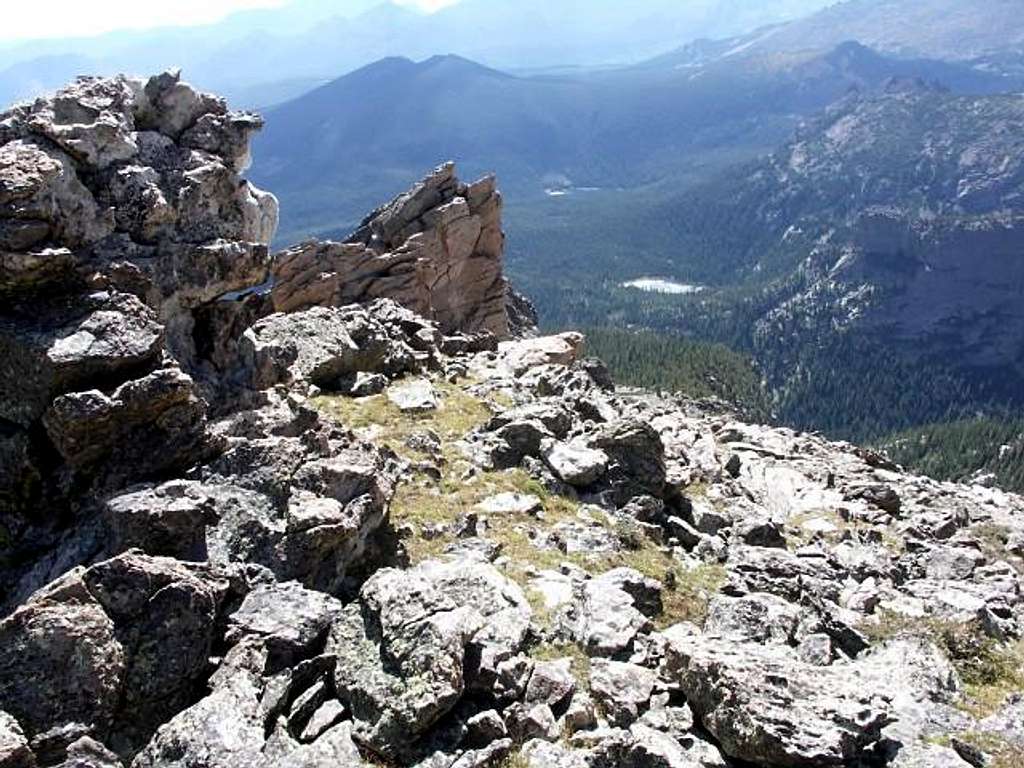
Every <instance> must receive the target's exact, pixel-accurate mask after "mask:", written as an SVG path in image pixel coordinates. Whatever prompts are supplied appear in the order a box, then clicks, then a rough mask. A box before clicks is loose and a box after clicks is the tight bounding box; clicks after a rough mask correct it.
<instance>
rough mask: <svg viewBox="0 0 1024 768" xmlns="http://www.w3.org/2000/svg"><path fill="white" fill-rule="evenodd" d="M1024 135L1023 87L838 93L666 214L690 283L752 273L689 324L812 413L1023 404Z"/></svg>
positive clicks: (877, 417) (813, 421) (901, 420)
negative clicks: (761, 153)
mask: <svg viewBox="0 0 1024 768" xmlns="http://www.w3.org/2000/svg"><path fill="white" fill-rule="evenodd" d="M1022 136H1024V98H1021V97H1020V96H1018V95H1004V96H986V97H965V96H957V95H953V94H949V93H946V92H943V91H941V90H937V89H934V88H926V87H922V86H921V85H920V84H910V85H909V86H906V87H899V88H894V89H893V90H892V92H890V93H887V94H885V95H883V96H880V97H874V98H863V97H860V98H851V99H849V100H847V101H846V102H845V103H843V104H841V105H837V106H836V107H834V108H833V109H831V110H829V111H828V113H827V114H826V115H825V116H824V117H823V118H821V119H820V120H818V121H816V122H814V123H811V124H809V125H807V126H806V127H805V128H804V129H803V130H802V131H801V135H800V136H798V138H797V139H796V140H795V141H794V142H792V143H791V144H789V145H788V146H787V147H786V148H784V149H783V150H781V151H780V152H778V153H776V154H774V155H772V156H771V157H770V158H768V159H766V160H764V161H762V162H759V163H756V164H753V165H751V166H747V167H746V168H743V169H740V170H736V171H733V172H731V173H730V174H728V175H727V176H725V177H723V178H722V179H720V180H719V181H717V182H716V183H715V184H712V185H707V186H705V187H702V188H700V189H698V190H695V191H694V192H692V193H690V194H687V195H685V196H683V197H681V198H680V199H678V200H676V201H675V202H674V203H673V204H672V205H671V206H668V207H666V208H665V209H663V210H661V211H660V212H655V213H654V214H653V218H654V219H655V220H667V219H670V220H671V222H672V223H671V225H670V226H672V227H673V231H674V232H675V233H676V242H677V245H678V247H679V248H680V250H681V251H682V252H685V253H688V254H690V261H689V263H686V262H684V263H681V264H680V265H679V270H680V273H681V274H680V277H681V278H690V279H693V280H698V279H701V278H704V279H713V280H718V281H719V282H720V283H723V284H731V285H733V286H735V285H736V284H740V283H746V284H747V287H746V288H744V289H741V290H739V291H738V292H737V289H736V288H735V287H734V288H731V289H727V290H723V291H722V292H721V293H720V294H719V295H718V297H717V298H714V297H711V296H708V295H705V296H702V298H701V299H700V301H701V303H702V304H703V305H704V306H703V307H691V308H690V310H689V311H687V312H684V314H685V315H686V319H685V321H684V322H683V326H684V327H687V328H689V329H690V330H692V331H695V332H699V333H704V334H709V335H710V336H711V337H713V338H728V339H729V340H732V341H736V342H738V343H740V344H742V345H744V346H746V347H747V348H749V349H751V350H752V351H754V353H755V355H756V357H757V359H758V361H759V363H760V364H761V366H762V369H763V370H764V372H765V374H766V375H767V377H768V380H769V382H770V384H771V385H772V386H773V387H774V389H775V391H776V394H777V396H778V406H779V408H780V413H781V414H782V415H783V416H784V417H785V418H787V419H788V420H791V421H794V422H796V423H798V424H801V425H804V426H813V427H816V428H823V429H829V430H832V431H834V432H838V433H840V434H848V435H861V436H863V435H865V434H871V433H875V434H879V433H880V432H882V433H884V432H886V431H891V430H892V429H894V428H898V427H902V426H909V425H913V424H916V423H924V422H928V421H937V420H942V419H944V418H946V417H947V416H950V415H954V416H955V415H965V414H969V413H971V412H972V409H974V408H980V407H986V406H996V405H1000V404H1010V405H1013V406H1020V405H1021V403H1022V393H1024V310H1022V309H1021V303H1020V296H1021V292H1022V291H1024V211H1022V204H1024V140H1022V138H1021V137H1022ZM678 211H685V212H686V213H685V214H684V215H676V216H674V217H672V213H673V212H678ZM688 269H689V271H687V270H688ZM729 291H732V294H731V298H730V297H729ZM678 304H679V302H676V305H677V307H678ZM675 312H676V314H675V315H670V314H668V313H661V316H660V318H647V320H646V322H648V323H651V324H659V323H664V324H667V325H672V324H676V326H677V327H678V324H679V323H678V319H677V318H678V317H679V312H680V310H679V309H676V311H675ZM894 403H899V404H900V405H899V406H896V407H894V406H893V404H894Z"/></svg>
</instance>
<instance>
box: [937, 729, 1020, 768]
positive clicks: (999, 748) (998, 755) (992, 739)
mask: <svg viewBox="0 0 1024 768" xmlns="http://www.w3.org/2000/svg"><path fill="white" fill-rule="evenodd" d="M954 738H956V739H958V740H959V741H962V742H964V743H965V744H969V745H970V746H972V747H974V748H976V749H980V750H981V751H982V752H984V753H986V754H987V755H988V756H989V757H991V758H992V760H991V762H990V763H988V768H1020V766H1022V765H1024V746H1021V745H1020V744H1012V743H1010V742H1008V741H1006V739H1004V738H1002V737H1001V736H1000V735H998V734H995V733H983V732H978V731H965V732H962V733H955V734H948V735H946V736H940V737H938V738H934V739H929V742H930V743H932V744H937V745H938V746H940V747H948V748H951V747H952V746H953V739H954Z"/></svg>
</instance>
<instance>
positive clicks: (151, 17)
mask: <svg viewBox="0 0 1024 768" xmlns="http://www.w3.org/2000/svg"><path fill="white" fill-rule="evenodd" d="M383 1H384V0H382V2H383ZM456 1H457V0H397V2H399V4H401V5H408V6H416V7H419V8H422V9H424V10H436V9H437V8H438V7H443V6H445V5H451V4H452V3H453V2H456ZM345 2H346V0H337V4H338V7H339V8H343V7H344V5H345ZM0 3H2V4H3V5H4V6H6V7H4V8H3V9H2V10H0V19H2V23H0V39H4V40H11V39H26V38H42V37H84V36H88V35H96V34H100V33H103V32H110V31H111V30H114V29H125V28H132V29H137V28H142V27H159V26H168V25H189V24H202V23H206V22H211V21H216V20H217V19H220V18H222V17H223V16H225V15H227V14H228V13H230V12H232V11H237V10H241V9H243V8H268V7H275V6H281V5H287V3H288V0H174V2H170V3H166V2H152V0H36V2H12V0H0Z"/></svg>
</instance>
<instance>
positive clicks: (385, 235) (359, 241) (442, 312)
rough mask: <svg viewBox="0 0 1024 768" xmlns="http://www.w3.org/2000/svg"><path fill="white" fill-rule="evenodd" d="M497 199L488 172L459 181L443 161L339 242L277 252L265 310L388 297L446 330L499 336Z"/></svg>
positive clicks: (504, 325) (501, 297)
mask: <svg viewBox="0 0 1024 768" xmlns="http://www.w3.org/2000/svg"><path fill="white" fill-rule="evenodd" d="M501 207H502V202H501V193H499V192H498V190H497V188H496V186H495V180H494V177H486V178H484V179H481V180H480V181H477V182H475V183H473V184H463V183H461V182H460V181H459V180H458V179H457V178H456V176H455V165H454V164H453V163H448V164H446V165H443V166H441V167H439V168H437V169H436V170H435V171H434V172H433V173H431V174H430V175H429V176H427V177H426V178H425V179H423V181H421V182H420V183H419V184H417V185H416V186H415V187H413V188H412V189H411V190H409V191H408V192H406V193H404V194H402V195H400V196H398V197H397V198H395V199H394V200H393V201H391V202H390V203H388V204H387V205H385V206H383V207H381V208H380V209H378V210H377V211H375V212H374V213H372V214H371V215H370V216H368V217H367V218H366V220H365V221H364V222H363V223H362V225H361V226H360V228H359V229H358V231H357V232H356V233H355V234H353V235H352V237H351V238H349V240H348V241H346V242H344V243H335V242H317V241H313V242H309V243H304V244H302V245H299V246H296V247H295V248H292V249H289V250H287V251H285V252H284V253H281V254H279V255H278V256H277V257H276V260H275V263H274V268H273V276H274V289H273V291H272V294H271V296H272V299H273V305H274V310H275V311H277V312H293V311H296V310H300V309H308V308H309V307H312V306H334V307H338V306H344V305H346V304H353V303H365V302H367V301H369V300H371V299H376V298H390V299H394V300H395V301H397V302H399V303H400V304H402V305H403V306H405V307H408V308H409V309H412V310H414V311H415V312H417V313H419V314H420V315H423V316H424V317H426V318H427V319H429V320H433V321H435V322H437V323H438V325H439V326H440V327H441V329H442V330H443V331H445V332H446V333H453V332H455V331H463V332H474V331H490V332H491V333H493V334H495V335H497V336H500V337H507V336H508V335H509V317H508V311H507V309H506V295H507V292H508V286H507V283H506V281H505V277H504V274H503V265H502V253H503V250H504V240H505V236H504V234H503V233H502V230H501Z"/></svg>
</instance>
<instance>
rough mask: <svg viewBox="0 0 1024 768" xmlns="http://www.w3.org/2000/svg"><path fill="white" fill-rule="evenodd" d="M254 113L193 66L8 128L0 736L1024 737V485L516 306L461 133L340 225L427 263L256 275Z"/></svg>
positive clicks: (388, 745)
mask: <svg viewBox="0 0 1024 768" xmlns="http://www.w3.org/2000/svg"><path fill="white" fill-rule="evenodd" d="M257 126H258V121H257V120H256V119H255V118H251V117H247V116H244V115H232V114H231V113H228V112H227V111H226V109H225V108H223V105H222V104H221V103H220V102H219V101H217V100H215V99H213V98H212V97H208V96H204V95H201V94H198V93H196V92H195V91H193V90H192V89H190V88H189V87H187V86H185V85H184V84H182V83H180V82H179V81H178V80H177V78H176V77H174V76H170V75H165V76H161V77H158V78H154V79H153V80H151V81H150V82H148V83H145V84H143V83H135V82H133V81H128V80H124V79H115V80H102V81H100V80H86V81H82V82H80V83H79V84H77V85H76V86H74V87H73V88H72V89H70V90H68V91H65V92H63V93H62V94H59V95H58V96H57V97H55V98H54V99H49V100H42V101H40V102H37V103H36V104H35V105H33V106H31V107H23V108H18V109H16V110H14V112H12V113H8V115H7V116H5V118H4V120H3V122H0V138H3V141H2V142H0V152H2V155H0V156H2V157H4V158H6V160H5V162H6V163H7V165H5V166H3V169H2V172H0V183H2V186H0V191H2V192H0V195H2V196H0V222H3V228H2V229H0V233H2V236H3V237H6V238H8V240H7V241H5V242H7V243H9V244H10V247H11V248H12V249H14V248H18V249H21V250H18V251H15V250H12V251H11V254H13V255H11V256H10V257H8V256H6V255H5V256H4V261H3V271H2V272H0V280H2V281H3V282H2V286H3V288H2V291H3V292H4V298H5V299H8V298H9V299H10V302H9V303H7V304H4V305H3V309H2V310H0V350H2V351H3V353H4V355H5V359H6V360H8V361H10V362H11V363H12V364H11V365H10V366H9V367H8V369H5V370H4V371H3V373H2V378H0V383H2V386H0V409H2V412H0V459H2V460H3V463H2V464H0V477H2V478H3V484H2V491H0V589H2V592H0V766H4V768H6V767H7V766H16V767H17V768H40V767H43V768H49V767H50V766H61V767H62V768H73V767H74V768H85V767H86V766H88V767H89V768H118V767H119V768H126V766H132V767H133V768H201V767H202V768H251V767H253V766H255V767H256V768H279V767H280V766H286V767H288V768H305V767H306V766H324V768H328V767H333V766H339V765H341V766H362V765H366V766H369V765H379V764H381V762H382V761H383V762H386V763H387V764H389V765H391V764H394V765H399V766H410V767H411V766H416V767H417V768H473V767H479V768H488V767H491V768H493V767H494V766H498V765H503V764H526V765H530V766H538V767H540V766H544V768H547V767H549V766H576V767H578V768H610V767H611V766H616V767H623V766H625V767H626V768H630V767H635V768H649V766H671V767H673V768H675V767H677V766H679V767H682V768H692V767H693V766H703V767H704V768H726V766H729V765H733V764H743V765H755V766H765V767H766V768H774V767H776V766H777V767H788V766H822V765H827V766H851V768H852V767H853V766H857V765H892V766H894V767H895V768H911V767H912V766H928V765H944V766H949V767H950V768H965V766H966V765H968V764H970V765H974V766H978V765H982V764H984V762H985V760H987V759H989V757H991V758H992V759H993V760H995V759H996V758H999V759H1003V758H1004V757H1005V755H1007V754H1009V755H1011V756H1012V755H1013V752H1012V751H1009V750H1013V749H1017V748H1019V739H1018V738H1017V731H1019V727H1018V725H1019V721H1020V702H1019V700H1018V698H1014V697H1013V696H1006V695H1004V694H1006V693H1007V692H1008V691H1011V690H1013V689H1015V688H1019V687H1021V685H1022V683H1021V681H1020V677H1019V674H1018V673H1017V670H1018V669H1019V668H1020V665H1021V662H1022V660H1021V659H1020V657H1019V645H1018V643H1019V639H1020V637H1021V634H1022V627H1024V595H1022V585H1021V572H1022V568H1024V565H1022V563H1021V558H1020V556H1021V554H1022V548H1021V546H1020V542H1021V541H1022V540H1024V500H1021V499H1020V498H1019V497H1016V496H1013V495H1009V494H1003V493H1000V492H998V491H995V490H991V489H985V488H977V487H968V486H959V485H952V484H941V483H936V482H934V481H931V480H928V479H925V478H919V477H913V476H910V475H907V474H905V473H903V472H902V471H900V470H899V468H898V467H895V466H893V465H892V464H891V463H889V462H887V461H886V460H884V458H882V457H880V456H877V455H875V454H872V453H870V452H867V451H863V450H859V449H855V448H853V447H851V446H848V445H841V444H833V443H828V442H826V441H824V440H822V439H821V438H819V437H815V436H809V435H804V434H799V433H796V432H792V431H789V430H783V429H773V428H767V427H759V426H754V425H750V424H745V423H743V422H740V421H736V420H735V419H734V418H733V417H732V416H731V415H730V414H728V413H724V412H721V411H719V410H716V409H714V408H712V407H711V406H707V405H698V404H696V403H693V402H689V401H687V400H684V399H677V398H665V397H656V396H653V395H650V394H647V393H644V392H638V391H627V390H621V389H616V387H615V385H614V383H613V382H612V381H611V378H610V376H609V374H608V371H607V369H606V368H605V366H604V365H603V364H601V363H600V362H599V361H596V360H590V359H586V358H584V357H583V355H584V349H585V343H584V339H583V337H582V336H581V335H580V334H575V333H566V334H562V335H560V336H553V337H544V338H525V339H510V338H504V337H505V335H506V333H507V331H508V326H507V325H505V326H501V324H500V323H499V324H498V325H494V324H493V322H494V319H495V318H500V317H510V315H509V314H508V311H507V310H506V309H505V305H504V301H505V286H504V283H503V279H502V278H501V273H500V259H497V258H494V255H495V253H498V254H500V228H498V227H497V223H496V222H497V220H496V219H495V218H494V216H496V212H497V207H498V198H497V193H496V192H495V191H494V189H493V186H492V184H491V183H490V182H482V183H480V184H477V185H472V186H470V187H463V186H461V185H459V184H458V183H457V182H456V181H455V180H454V177H453V175H452V173H451V170H450V169H447V168H446V169H442V170H441V171H439V172H438V173H437V174H435V175H434V176H433V177H431V179H428V180H427V181H426V182H424V183H422V184H420V185H418V186H417V187H415V188H414V190H413V191H411V192H410V193H409V194H408V195H405V196H403V197H401V198H399V199H398V200H396V201H395V202H393V203H392V204H390V205H389V206H386V207H385V208H383V209H381V210H380V211H378V212H377V213H375V214H374V215H373V216H371V217H370V218H369V219H368V220H367V222H366V224H365V225H364V227H363V228H361V229H360V231H359V232H358V233H357V235H356V236H354V238H353V240H352V242H350V243H348V244H346V245H324V246H317V247H318V248H321V249H325V250H324V251H323V252H324V253H326V252H331V253H336V254H337V253H342V252H345V253H357V252H358V253H359V254H362V256H360V257H359V258H363V257H366V258H369V259H371V261H372V260H376V261H375V263H376V265H377V266H378V267H382V266H383V265H384V264H386V263H395V264H397V263H398V262H397V261H394V260H395V259H396V258H399V259H401V258H406V256H409V254H411V253H413V252H417V253H418V254H419V255H417V256H415V260H414V261H409V262H406V266H405V267H402V268H401V269H406V268H407V267H409V266H410V265H412V268H413V269H412V271H411V272H402V271H401V269H399V268H398V267H396V269H395V271H394V272H389V271H387V269H385V271H384V272H381V273H380V274H378V275H377V276H376V277H374V278H373V279H369V278H368V280H369V282H367V283H364V284H363V288H359V290H360V291H363V290H364V289H365V290H366V291H367V293H365V295H364V294H362V293H361V294H360V295H358V296H349V295H348V294H346V293H345V292H344V291H345V290H347V288H346V287H345V286H347V285H348V284H349V283H348V278H347V277H346V278H344V279H342V278H341V277H339V275H344V274H345V272H344V269H347V268H349V267H351V264H349V263H348V262H345V264H341V263H340V262H339V263H338V264H334V263H333V262H331V263H326V262H325V263H322V264H320V265H319V266H315V265H313V264H312V263H311V264H309V265H307V266H308V269H307V268H306V267H304V268H303V269H302V270H300V271H296V272H294V273H287V274H288V275H290V276H288V277H287V279H284V277H282V280H281V281H280V282H277V283H275V284H274V286H273V287H272V288H271V290H270V292H269V293H267V292H266V291H263V292H261V291H259V290H255V288H256V287H257V286H256V283H257V282H262V281H263V279H264V278H265V277H266V276H267V275H268V274H269V272H268V270H269V264H268V262H267V259H266V258H265V253H264V251H265V244H264V243H263V240H262V238H263V235H266V234H267V232H266V231H264V230H263V229H261V228H262V227H264V226H265V225H266V224H267V221H265V220H264V219H262V218H260V217H259V216H257V213H258V212H259V211H262V210H263V209H262V208H260V204H259V203H258V202H257V203H253V205H255V206H256V207H255V208H254V207H252V206H251V205H250V204H249V203H247V202H246V200H248V198H249V197H252V199H253V200H257V201H258V200H261V199H262V200H268V198H265V197H263V196H261V194H260V193H256V192H255V191H253V190H251V189H250V188H248V186H247V185H246V184H245V182H243V181H241V180H240V179H239V178H238V176H237V174H238V172H239V171H240V170H241V169H242V168H243V167H244V164H245V155H246V148H247V140H248V135H249V133H250V132H251V131H252V130H254V129H255V128H256V127H257ZM4 131H6V133H4ZM161 147H162V149H160V148H161ZM158 149H159V151H157V150H158ZM144 163H149V164H148V165H144ZM197 164H198V165H197ZM140 169H141V170H140ZM146 169H149V170H151V171H152V174H150V173H149V172H148V171H146ZM193 172H194V178H191V180H188V179H187V178H186V177H189V174H193ZM138 173H142V174H143V176H144V177H145V178H147V179H148V178H152V179H153V181H152V184H153V185H154V186H153V187H152V188H149V187H147V188H146V189H143V190H142V191H139V192H138V194H137V195H135V193H134V192H132V193H131V194H129V193H128V192H126V191H124V190H129V189H135V187H132V186H131V184H136V183H140V184H141V183H142V182H141V181H139V179H138V178H137V174H138ZM217 179H220V181H218V180H217ZM133 180H134V181H133ZM204 180H205V181H204ZM225 180H226V181H225ZM122 182H123V183H122ZM129 182H130V183H129ZM222 182H223V184H222ZM227 182H230V183H227ZM147 183H148V182H147ZM207 183H209V184H212V185H213V186H204V185H206V184H207ZM83 190H85V192H83ZM171 190H174V194H173V195H171V194H170V191H171ZM218 190H219V191H218ZM86 192H88V195H87V194H86ZM236 194H237V195H240V196H241V197H236V196H235V195H236ZM90 195H91V198H90V197H89V196H90ZM125 195H128V196H127V197H125ZM132 195H135V196H132ZM160 195H162V196H163V198H162V199H164V200H165V203H166V205H163V204H161V203H159V200H160V199H161V198H160ZM168 195H170V196H168ZM172 198H173V199H172ZM90 199H91V201H92V202H91V203H90V202H89V201H90ZM232 201H234V202H232ZM30 203H31V204H30ZM236 204H237V205H236ZM90 205H92V206H94V207H89V206H90ZM3 206H7V207H3ZM133 206H137V207H133ZM233 206H235V207H233ZM467 211H468V213H467ZM266 212H267V211H264V213H266ZM464 214H465V215H464ZM10 222H16V223H15V224H11V223H10ZM111 228H112V229H111ZM478 228H479V231H477V230H478ZM108 230H109V231H108ZM37 236H38V237H39V238H41V239H39V240H33V238H34V237H37ZM128 243H130V244H131V245H130V247H129V246H128V245H126V244H128ZM119 244H120V245H119ZM44 245H45V248H44V247H43V246H44ZM37 246H39V247H38V248H37ZM122 246H123V247H125V248H128V250H125V251H120V252H118V253H119V255H118V256H117V257H116V259H115V257H114V256H113V255H112V254H114V250H112V249H115V248H121V247H122ZM306 247H311V246H304V248H306ZM150 248H151V249H152V250H146V249H150ZM438 248H440V252H439V251H437V250H436V249H438ZM46 249H50V250H52V251H53V253H50V254H45V255H44V251H45V250H46ZM195 249H198V250H195ZM346 249H356V250H346ZM417 249H420V250H419V251H417ZM495 249H497V251H495ZM299 250H300V251H301V249H299ZM318 252H320V251H318ZM441 252H443V254H444V258H445V259H447V258H449V257H450V256H452V255H453V254H454V255H458V259H457V260H456V261H455V262H452V261H437V259H438V258H441V257H440V256H439V253H441ZM141 253H147V254H149V255H148V256H145V257H143V256H140V255H139V254H141ZM257 253H259V254H261V255H260V256H259V258H257V259H255V261H254V260H252V259H250V255H253V254H257ZM296 253H298V251H296V252H294V253H293V252H290V253H289V254H286V255H285V257H284V258H283V260H282V261H281V262H280V264H279V266H281V265H287V264H289V263H290V262H289V259H292V258H294V257H295V254H296ZM189 254H192V256H195V257H196V258H199V259H200V260H199V261H195V260H193V261H191V262H189V261H188V259H189V258H192V257H191V256H189ZM196 254H200V255H199V256H197V255H196ZM203 254H205V255H203ZM231 254H234V256H231ZM396 254H400V257H396ZM51 257H52V258H51ZM200 257H201V258H200ZM324 258H325V259H327V261H328V262H330V259H331V258H333V257H327V256H325V257H324ZM410 258H412V257H411V256H410ZM105 259H106V260H105ZM206 259H209V260H206ZM467 259H468V261H469V262H474V261H480V262H481V263H480V264H473V265H472V269H470V271H469V272H461V273H460V272H459V269H460V268H461V267H459V264H460V263H461V264H462V267H465V268H467V269H469V267H468V266H467V264H465V263H462V262H460V261H459V260H463V261H465V260H467ZM356 262H358V259H357V260H356ZM356 262H353V263H356ZM442 263H443V264H444V265H446V267H445V270H447V271H445V270H441V271H442V272H443V273H444V274H443V276H442V275H441V272H437V271H432V270H436V269H437V268H438V267H439V265H440V264H442ZM293 265H294V263H293ZM332 265H333V266H332ZM448 268H451V269H448ZM495 269H497V270H498V271H497V272H493V270H495ZM338 270H340V271H338ZM473 270H479V271H473ZM483 274H487V275H491V276H493V277H494V278H495V280H494V281H493V282H490V277H488V279H487V280H484V281H483V283H486V284H487V287H486V290H482V289H481V286H482V285H483V283H481V282H480V281H478V280H477V277H476V276H479V275H483ZM285 275H286V273H285V272H281V273H280V274H279V276H285ZM400 275H405V277H404V278H400ZM430 275H433V277H432V278H430V279H431V280H433V282H431V283H430V286H431V287H430V290H426V291H425V292H424V289H423V286H424V285H425V284H426V283H418V282H417V281H418V280H421V279H422V280H426V279H427V278H428V277H429V276H430ZM406 279H408V280H409V282H405V280H406ZM428 282H429V281H428ZM374 283H376V286H377V287H376V288H371V287H367V286H370V285H372V284H374ZM243 284H244V285H245V287H247V288H253V289H254V290H253V291H252V292H250V293H249V294H247V295H245V296H236V295H231V296H227V297H222V298H221V299H217V297H218V295H219V292H222V291H224V290H233V289H235V288H238V287H240V286H242V285H243ZM355 284H358V281H357V283H355ZM410 286H411V287H410ZM385 287H386V290H385ZM377 290H379V291H380V292H381V294H384V293H388V294H389V295H387V296H383V295H381V296H377V295H376V294H375V293H374V291H377ZM410 291H411V292H410ZM460 291H461V293H460ZM371 297H372V300H369V301H361V303H357V304H347V303H346V302H348V301H350V300H351V299H360V300H363V299H369V298H371ZM279 301H280V302H282V303H281V304H280V305H278V302H279ZM291 302H295V303H294V304H291ZM403 303H404V304H405V305H403ZM416 310H419V311H421V312H423V313H426V315H427V316H423V315H422V314H418V313H417V311H416ZM978 734H981V735H982V736H981V737H979V736H978ZM946 744H949V746H948V747H947V746H945V745H946Z"/></svg>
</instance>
